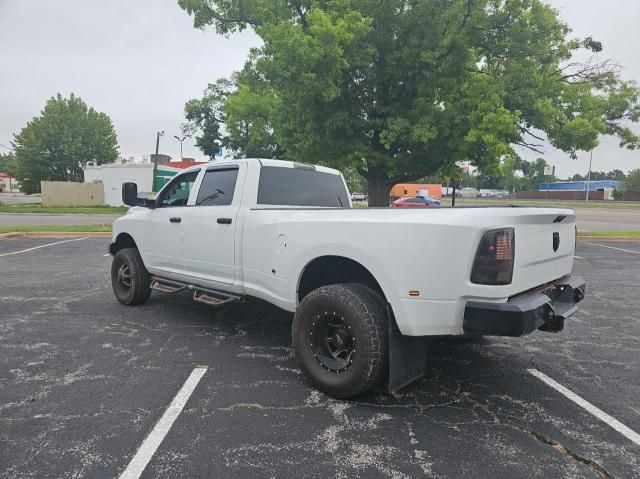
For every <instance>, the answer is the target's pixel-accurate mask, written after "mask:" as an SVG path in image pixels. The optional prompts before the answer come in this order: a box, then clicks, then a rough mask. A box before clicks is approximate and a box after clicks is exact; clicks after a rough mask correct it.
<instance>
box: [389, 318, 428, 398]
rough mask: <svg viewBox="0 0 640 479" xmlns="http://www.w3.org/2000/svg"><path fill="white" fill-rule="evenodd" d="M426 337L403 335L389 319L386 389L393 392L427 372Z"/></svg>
mask: <svg viewBox="0 0 640 479" xmlns="http://www.w3.org/2000/svg"><path fill="white" fill-rule="evenodd" d="M428 344H429V343H428V338H426V337H415V336H403V335H402V334H400V331H399V330H398V327H397V326H396V325H395V321H389V380H388V391H389V392H390V393H394V392H396V391H399V390H400V389H402V388H403V387H405V386H408V385H409V384H411V383H412V382H414V381H416V380H418V379H420V378H421V377H422V376H424V375H425V373H426V372H427V347H428Z"/></svg>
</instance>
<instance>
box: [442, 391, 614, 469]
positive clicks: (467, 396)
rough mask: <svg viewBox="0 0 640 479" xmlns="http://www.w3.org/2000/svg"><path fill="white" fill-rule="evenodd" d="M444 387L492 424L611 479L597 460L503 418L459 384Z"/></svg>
mask: <svg viewBox="0 0 640 479" xmlns="http://www.w3.org/2000/svg"><path fill="white" fill-rule="evenodd" d="M444 389H446V390H448V391H449V392H450V393H452V394H453V395H454V396H458V397H460V398H461V399H462V400H463V401H464V402H466V403H468V404H470V405H472V406H475V407H478V408H479V409H481V410H482V411H483V412H484V413H485V414H487V415H489V416H490V417H491V418H492V419H493V422H494V424H496V425H498V426H504V427H509V428H511V429H513V430H515V431H519V432H521V433H523V434H526V435H528V436H529V437H532V438H534V439H535V440H536V441H539V442H541V443H542V444H546V445H547V446H551V447H552V448H553V449H554V450H555V451H557V452H559V453H560V454H562V455H563V456H565V457H568V458H571V459H573V460H575V461H577V462H579V463H581V464H583V465H585V466H586V467H587V468H589V470H590V471H591V472H592V473H593V474H594V475H595V476H596V477H597V478H598V479H611V475H610V474H609V473H608V472H607V471H606V470H605V468H604V467H602V466H601V465H600V464H598V463H597V462H595V461H593V460H591V459H588V458H585V457H583V456H581V455H579V454H578V453H576V452H575V451H572V450H571V449H569V448H567V447H566V446H564V445H563V444H561V443H560V442H558V441H555V440H553V439H549V438H547V437H545V436H544V435H542V434H540V433H537V432H535V431H531V430H529V429H527V428H525V427H523V426H520V425H519V424H516V423H514V422H512V421H509V420H503V419H502V418H501V417H500V416H499V415H498V414H497V413H495V412H494V411H492V410H491V409H490V408H489V406H487V405H486V404H483V403H481V402H479V401H478V400H476V399H474V398H473V397H472V396H471V393H469V392H464V391H462V388H461V385H458V389H457V390H456V391H451V390H450V389H447V388H444Z"/></svg>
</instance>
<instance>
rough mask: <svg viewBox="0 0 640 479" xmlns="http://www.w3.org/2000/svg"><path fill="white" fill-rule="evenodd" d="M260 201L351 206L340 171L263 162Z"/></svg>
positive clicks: (334, 206)
mask: <svg viewBox="0 0 640 479" xmlns="http://www.w3.org/2000/svg"><path fill="white" fill-rule="evenodd" d="M257 203H258V204H259V205H272V206H316V207H328V208H349V197H348V193H347V189H346V187H345V184H344V181H343V180H342V177H341V176H340V175H336V174H333V173H325V172H322V171H316V170H315V169H313V168H311V167H309V168H306V167H294V168H282V167H275V166H263V167H262V168H261V169H260V183H259V185H258V200H257Z"/></svg>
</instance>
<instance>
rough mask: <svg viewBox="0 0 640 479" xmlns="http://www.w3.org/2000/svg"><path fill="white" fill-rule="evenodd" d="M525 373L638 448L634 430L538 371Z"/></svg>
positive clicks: (638, 440)
mask: <svg viewBox="0 0 640 479" xmlns="http://www.w3.org/2000/svg"><path fill="white" fill-rule="evenodd" d="M527 372H528V373H529V374H531V375H533V376H535V377H537V378H538V379H540V380H541V381H542V382H544V383H545V384H547V385H548V386H550V387H552V388H553V389H555V390H556V391H558V392H559V393H560V394H562V395H564V396H566V397H567V398H569V399H570V400H572V401H573V402H574V403H576V404H577V405H578V406H580V407H581V408H582V409H584V410H585V411H587V412H589V413H591V414H592V415H594V416H595V417H597V418H598V419H600V420H601V421H603V422H605V423H606V424H607V425H608V426H609V427H611V428H613V429H615V430H616V431H618V432H619V433H620V434H622V435H623V436H624V437H626V438H627V439H629V440H630V441H632V442H634V443H636V444H637V445H638V446H640V434H638V433H637V432H635V431H634V430H632V429H630V428H628V427H627V426H625V425H624V424H622V423H621V422H620V421H618V420H617V419H616V418H614V417H612V416H609V415H608V414H607V413H606V412H604V411H602V410H601V409H598V408H597V407H596V406H594V405H593V404H591V403H590V402H589V401H587V400H585V399H582V398H581V397H580V396H578V395H577V394H576V393H574V392H573V391H570V390H569V389H567V388H565V387H564V386H563V385H562V384H560V383H558V382H556V381H554V380H553V379H551V378H550V377H549V376H547V375H546V374H544V373H542V372H540V371H538V370H537V369H527Z"/></svg>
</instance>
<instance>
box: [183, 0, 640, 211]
mask: <svg viewBox="0 0 640 479" xmlns="http://www.w3.org/2000/svg"><path fill="white" fill-rule="evenodd" d="M178 3H179V4H180V6H181V7H182V8H183V9H184V10H186V11H187V12H188V13H189V14H191V15H192V16H193V18H194V25H195V26H196V27H199V28H204V27H206V26H209V25H211V26H213V27H214V28H215V30H216V31H217V32H218V33H221V34H224V35H229V34H232V33H234V32H237V31H240V30H243V29H245V28H251V29H253V30H254V31H255V32H256V33H257V34H258V35H259V36H260V38H261V39H262V42H263V45H262V46H261V47H260V48H257V49H254V50H253V51H252V52H251V54H250V57H249V59H248V61H247V64H246V66H245V68H244V69H243V71H242V72H241V73H239V74H238V75H236V77H235V78H234V80H233V81H232V87H233V88H232V91H230V92H227V94H226V96H225V98H226V99H225V102H224V105H223V108H222V109H223V111H225V112H226V114H227V116H226V118H225V119H224V120H225V129H226V130H227V131H229V132H234V131H242V128H241V126H242V125H243V122H244V123H245V124H246V123H247V122H246V119H247V118H252V116H251V115H253V114H254V111H255V110H254V108H255V109H257V110H260V111H261V112H263V113H264V114H265V115H266V116H265V118H264V120H265V121H264V123H263V124H262V125H261V131H263V132H265V133H266V137H267V139H268V140H269V141H270V142H271V143H272V144H273V142H274V141H275V144H277V149H278V151H282V152H283V153H284V154H283V156H284V157H285V158H290V159H296V160H299V161H309V162H319V163H324V164H328V165H333V166H338V167H341V168H347V167H353V168H356V169H357V171H358V172H359V173H360V174H361V175H362V176H363V177H365V178H366V179H367V181H368V186H369V199H370V204H371V205H374V206H381V205H386V204H387V201H388V193H389V190H390V189H391V187H392V186H393V185H394V184H395V183H398V182H405V181H412V180H415V179H418V178H422V177H425V176H429V175H432V174H434V173H436V172H438V171H446V170H447V169H450V168H451V167H452V165H454V164H455V163H456V162H459V161H469V162H471V163H472V164H473V165H475V166H477V167H479V168H480V169H482V170H483V171H491V170H492V169H495V168H497V167H498V164H499V161H500V159H502V158H505V157H508V156H514V154H515V153H514V149H515V148H516V147H521V148H528V149H530V150H533V151H536V152H541V150H542V148H543V145H544V144H545V142H547V141H548V142H550V143H551V144H552V145H554V146H555V147H557V148H559V149H561V150H563V151H565V152H567V153H568V154H569V155H570V156H574V157H575V155H576V153H577V152H578V151H580V150H583V151H588V150H592V149H593V148H595V146H596V145H597V144H598V138H599V137H600V136H601V135H615V136H617V137H618V138H619V140H620V144H621V146H624V147H628V148H636V147H638V145H639V143H640V141H639V138H638V136H637V135H635V134H634V133H633V131H632V130H631V129H630V128H629V126H628V125H629V123H630V122H635V121H638V120H639V119H640V110H639V109H638V90H637V89H636V87H635V85H633V84H632V83H629V82H626V81H623V80H622V79H621V78H620V76H619V72H618V68H617V67H616V66H615V65H613V64H612V63H610V62H607V61H600V60H598V59H597V56H594V57H592V58H591V59H590V60H587V61H586V62H578V61H576V60H575V59H574V58H575V53H576V52H578V51H579V50H586V51H587V52H591V53H593V54H594V55H596V54H597V53H599V52H600V51H601V50H602V45H601V44H600V43H599V42H597V41H595V40H593V39H592V38H586V39H573V38H570V29H569V27H568V26H567V25H566V24H565V23H564V22H563V21H561V20H560V18H559V15H558V12H557V11H556V10H554V9H553V8H551V7H550V6H549V5H547V4H546V3H545V2H544V1H543V0H387V1H384V2H380V1H379V0H307V1H305V0H278V1H273V0H269V1H267V0H178ZM238 105H241V106H242V108H237V106H238ZM232 112H233V113H232ZM244 115H248V116H244ZM249 123H251V124H253V123H252V121H251V120H250V121H249ZM245 126H246V125H245ZM245 132H248V133H250V132H249V131H248V130H246V129H245ZM240 150H242V148H240ZM244 153H247V154H248V152H246V151H244Z"/></svg>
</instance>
